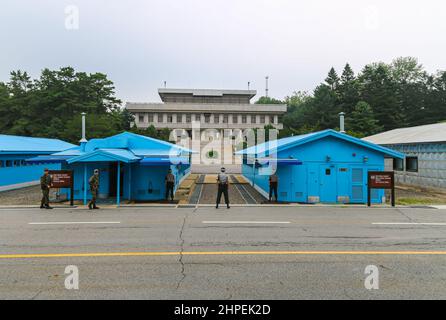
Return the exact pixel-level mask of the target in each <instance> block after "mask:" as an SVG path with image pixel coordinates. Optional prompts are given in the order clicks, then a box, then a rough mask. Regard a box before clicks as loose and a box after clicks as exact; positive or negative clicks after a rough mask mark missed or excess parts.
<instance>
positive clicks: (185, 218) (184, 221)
mask: <svg viewBox="0 0 446 320" xmlns="http://www.w3.org/2000/svg"><path fill="white" fill-rule="evenodd" d="M195 211H197V208H195V209H194V210H193V212H192V213H195ZM187 218H188V214H187V213H186V214H185V215H184V219H183V224H182V225H181V229H180V234H179V236H178V237H179V239H180V255H179V258H178V262H179V263H180V265H181V279H180V281H178V283H177V287H176V290H178V289H179V288H180V286H181V284H182V283H183V281H184V279H186V272H185V271H184V262H183V252H184V238H183V232H184V227H185V225H186V220H187Z"/></svg>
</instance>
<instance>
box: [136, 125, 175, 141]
mask: <svg viewBox="0 0 446 320" xmlns="http://www.w3.org/2000/svg"><path fill="white" fill-rule="evenodd" d="M129 131H130V132H133V133H136V134H139V135H142V136H146V137H151V138H155V139H159V140H164V141H167V142H169V138H170V132H171V130H170V129H169V128H163V129H161V130H157V129H156V128H155V127H154V126H153V125H150V126H148V127H147V128H138V127H136V125H133V127H132V128H130V130H129Z"/></svg>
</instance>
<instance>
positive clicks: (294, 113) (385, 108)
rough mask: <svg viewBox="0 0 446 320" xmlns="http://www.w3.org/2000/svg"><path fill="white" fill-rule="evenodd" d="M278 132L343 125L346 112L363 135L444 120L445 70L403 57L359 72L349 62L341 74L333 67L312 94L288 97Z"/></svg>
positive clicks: (353, 131)
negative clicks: (429, 68)
mask: <svg viewBox="0 0 446 320" xmlns="http://www.w3.org/2000/svg"><path fill="white" fill-rule="evenodd" d="M285 102H286V103H287V105H288V111H287V113H286V114H285V115H284V116H283V117H282V122H283V124H284V129H283V130H282V131H281V132H280V137H285V136H290V135H297V134H302V133H307V132H313V131H318V130H323V129H329V128H337V127H338V125H339V119H338V113H339V112H341V111H342V112H345V113H346V130H347V133H350V134H352V135H354V136H357V137H364V136H368V135H371V134H375V133H378V132H381V131H383V130H392V129H395V128H401V127H406V126H416V125H422V124H429V123H436V122H439V121H444V120H445V119H446V71H439V72H437V73H436V74H432V75H430V74H428V73H427V72H426V71H425V70H424V68H423V66H422V65H421V64H419V63H418V60H417V59H415V58H412V57H400V58H397V59H395V60H393V61H392V62H391V63H390V64H385V63H382V62H380V63H371V64H368V65H366V66H365V67H364V68H363V69H362V71H361V72H360V73H359V74H358V75H357V76H356V75H355V73H354V72H353V70H352V68H351V67H350V65H349V64H348V63H347V64H346V65H345V67H344V69H343V71H342V74H341V76H340V77H339V76H338V74H337V72H336V70H335V69H334V68H331V69H330V71H329V72H328V75H327V77H326V79H325V80H324V82H323V83H321V84H320V85H318V86H317V87H316V88H315V90H314V92H313V94H311V95H308V94H305V93H301V92H297V93H294V94H293V95H292V96H291V97H286V98H285Z"/></svg>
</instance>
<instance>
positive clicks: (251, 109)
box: [126, 88, 287, 133]
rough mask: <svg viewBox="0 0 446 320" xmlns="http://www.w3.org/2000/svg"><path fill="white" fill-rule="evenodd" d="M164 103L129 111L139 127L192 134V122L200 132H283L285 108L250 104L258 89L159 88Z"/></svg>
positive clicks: (133, 107) (132, 107) (130, 104)
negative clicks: (257, 129) (263, 129)
mask: <svg viewBox="0 0 446 320" xmlns="http://www.w3.org/2000/svg"><path fill="white" fill-rule="evenodd" d="M158 94H159V95H160V97H161V100H162V101H163V103H134V102H128V103H127V104H126V108H127V109H128V110H129V111H130V112H132V113H133V114H134V115H135V124H136V126H137V127H140V128H147V127H149V126H151V125H153V126H154V127H155V128H157V129H162V128H169V129H185V130H186V131H188V132H189V133H191V129H192V122H193V121H198V122H199V123H200V128H201V129H216V130H218V131H221V130H224V129H226V130H229V132H232V131H234V130H236V131H237V132H238V131H239V130H240V129H249V128H264V127H265V126H266V125H272V126H273V127H274V128H276V129H278V130H280V129H282V128H283V125H282V124H281V123H279V116H280V115H281V114H283V113H285V112H286V109H287V108H286V105H278V104H271V105H265V104H251V99H252V98H253V97H254V96H255V95H256V94H257V92H256V91H255V90H210V89H204V90H202V89H190V90H189V89H167V88H165V89H158Z"/></svg>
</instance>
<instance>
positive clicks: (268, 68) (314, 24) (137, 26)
mask: <svg viewBox="0 0 446 320" xmlns="http://www.w3.org/2000/svg"><path fill="white" fill-rule="evenodd" d="M445 16H446V2H445V1H443V0H438V1H436V0H424V1H411V0H387V1H382V0H376V1H369V0H360V1H358V0H337V1H330V0H325V1H322V0H311V1H310V0H308V1H303V0H302V1H299V0H70V1H66V0H2V2H1V6H0V35H1V38H0V81H7V80H8V78H9V73H10V71H12V70H18V69H20V70H24V71H27V72H28V73H29V74H30V75H31V76H32V77H38V76H39V74H40V71H41V70H42V69H44V68H50V69H58V68H60V67H64V66H72V67H74V68H75V69H76V70H78V71H84V72H88V73H94V72H102V73H105V74H107V76H108V77H109V79H111V80H112V81H113V82H114V83H115V86H116V95H117V97H118V98H120V99H121V100H123V101H124V102H126V101H131V102H159V101H160V99H159V96H158V94H157V88H160V87H163V83H164V81H166V82H167V87H170V88H200V89H205V88H212V89H247V86H248V81H249V82H251V89H256V90H257V91H258V96H257V97H256V98H258V97H260V96H261V95H263V94H264V90H265V76H267V75H268V76H269V78H270V80H269V89H270V91H269V94H270V96H273V97H275V98H279V99H282V98H284V97H285V96H288V95H291V94H292V93H293V92H294V91H308V92H312V90H313V89H314V88H315V86H316V85H318V84H319V83H320V82H322V81H323V80H324V79H325V77H326V75H327V73H328V70H329V69H330V68H331V67H332V66H333V67H335V68H336V70H337V71H338V73H341V72H342V68H343V67H344V65H345V63H347V62H348V63H350V65H351V66H352V67H353V69H354V71H355V72H359V71H360V70H361V69H362V67H363V66H364V65H366V64H367V63H370V62H378V61H383V62H387V63H389V62H391V61H392V60H393V59H394V58H396V57H400V56H413V57H416V58H418V59H419V62H420V63H422V64H423V65H424V67H425V68H426V70H427V71H429V72H436V71H437V70H444V69H446V54H445V52H446V41H445V34H446V19H445Z"/></svg>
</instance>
